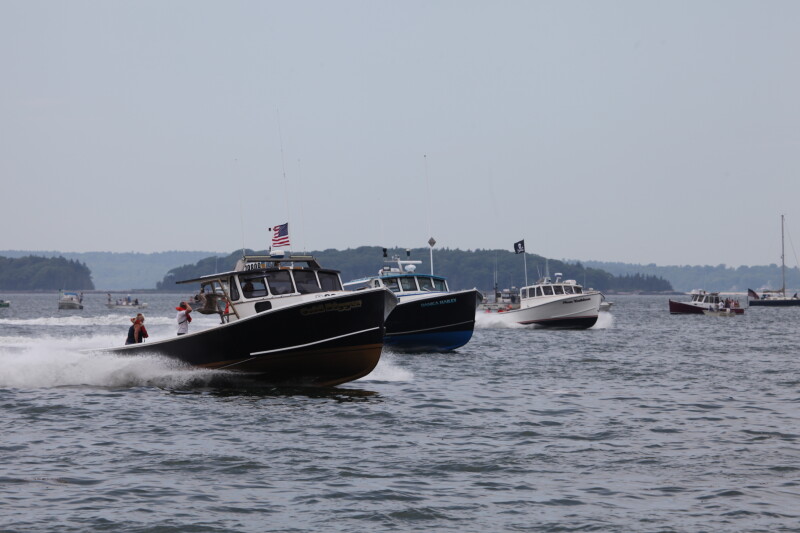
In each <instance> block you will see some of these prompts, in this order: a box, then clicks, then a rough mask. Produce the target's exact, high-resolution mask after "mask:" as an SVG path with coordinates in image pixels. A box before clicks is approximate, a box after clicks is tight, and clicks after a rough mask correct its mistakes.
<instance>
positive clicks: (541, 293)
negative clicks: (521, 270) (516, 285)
mask: <svg viewBox="0 0 800 533" xmlns="http://www.w3.org/2000/svg"><path fill="white" fill-rule="evenodd" d="M570 294H583V287H581V286H580V285H578V282H576V281H575V280H574V279H567V280H564V281H561V274H556V280H555V281H552V280H551V279H550V278H549V277H544V278H542V279H540V280H539V281H537V282H536V284H535V285H531V286H529V287H523V288H522V289H520V291H519V296H520V299H522V300H527V299H530V298H543V297H546V296H563V295H570Z"/></svg>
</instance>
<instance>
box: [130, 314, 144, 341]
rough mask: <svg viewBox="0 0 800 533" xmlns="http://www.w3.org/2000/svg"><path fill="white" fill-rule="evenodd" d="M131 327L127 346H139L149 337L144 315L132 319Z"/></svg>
mask: <svg viewBox="0 0 800 533" xmlns="http://www.w3.org/2000/svg"><path fill="white" fill-rule="evenodd" d="M131 322H132V324H131V327H130V328H128V338H127V339H126V340H125V344H139V343H140V342H144V340H145V339H146V338H147V337H149V335H148V334H147V329H146V328H145V327H144V315H143V314H142V313H139V314H138V315H136V318H131Z"/></svg>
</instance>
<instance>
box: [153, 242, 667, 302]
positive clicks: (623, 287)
mask: <svg viewBox="0 0 800 533" xmlns="http://www.w3.org/2000/svg"><path fill="white" fill-rule="evenodd" d="M247 253H248V254H266V253H267V251H266V250H261V251H253V250H248V251H247ZM309 253H310V254H311V255H313V256H314V257H316V258H317V259H318V260H319V262H320V263H321V264H322V265H323V266H327V267H330V268H335V269H337V270H340V271H341V273H342V279H343V280H344V281H345V282H346V281H349V280H353V279H358V278H362V277H365V276H370V275H374V274H376V273H377V272H378V270H380V269H381V267H383V265H384V259H383V249H382V248H381V247H379V246H362V247H359V248H353V249H350V248H349V249H347V250H334V249H328V250H322V251H312V252H309ZM387 255H388V257H389V258H391V257H393V256H399V257H401V258H407V257H410V258H411V259H417V260H420V261H422V264H421V265H419V268H418V270H419V271H421V272H430V253H429V250H428V249H427V248H413V249H406V248H391V249H387ZM241 256H242V251H241V250H237V251H236V252H233V253H231V254H229V255H227V256H224V257H219V256H215V257H208V258H206V259H203V260H201V261H198V262H197V263H195V264H191V265H183V266H180V267H176V268H173V269H172V270H170V271H169V272H168V273H167V275H166V276H164V279H163V280H161V281H160V282H158V284H157V285H156V288H157V289H158V290H162V291H166V290H180V289H181V287H183V288H184V290H186V289H185V288H186V285H176V282H177V281H181V280H186V279H193V278H197V277H200V276H204V275H207V274H214V273H216V272H222V271H226V270H232V269H233V268H234V267H235V265H236V261H237V260H238V259H239V258H240V257H241ZM526 262H527V265H528V273H527V281H528V283H533V282H534V281H536V280H537V279H538V278H540V277H541V276H543V275H544V274H545V271H546V270H549V272H550V275H551V276H554V275H555V274H556V273H560V274H562V277H563V278H564V279H574V280H575V281H577V282H578V283H580V284H581V285H583V286H585V287H592V288H594V289H597V290H600V291H607V292H611V291H617V292H637V291H638V292H673V289H672V285H671V284H670V283H669V281H667V280H665V279H662V278H659V277H657V276H653V275H641V274H624V275H622V276H614V275H612V274H609V273H608V272H605V271H604V270H601V269H597V268H589V267H586V266H584V265H583V264H581V263H580V262H574V263H569V262H564V261H559V260H555V259H546V258H544V257H542V256H539V255H536V254H528V257H527V260H526ZM433 263H434V265H433V266H434V268H433V271H434V274H441V275H442V276H444V277H446V278H447V280H448V284H449V285H450V288H451V289H453V290H460V289H468V288H473V287H475V288H478V289H481V290H484V291H488V290H492V289H493V288H494V284H495V279H496V280H497V288H498V289H501V290H502V289H507V288H512V287H522V286H524V285H525V280H526V273H525V269H524V264H525V263H524V262H523V260H522V256H521V255H517V254H515V253H514V252H510V251H507V250H466V251H465V250H458V249H456V250H451V249H448V248H443V249H436V250H434V252H433Z"/></svg>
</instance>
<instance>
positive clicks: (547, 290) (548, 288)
mask: <svg viewBox="0 0 800 533" xmlns="http://www.w3.org/2000/svg"><path fill="white" fill-rule="evenodd" d="M542 289H543V290H544V295H545V296H552V295H553V287H551V286H550V285H545V286H544V287H542Z"/></svg>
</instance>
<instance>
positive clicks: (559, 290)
mask: <svg viewBox="0 0 800 533" xmlns="http://www.w3.org/2000/svg"><path fill="white" fill-rule="evenodd" d="M553 290H554V291H555V293H556V294H564V286H563V285H554V286H553Z"/></svg>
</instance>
